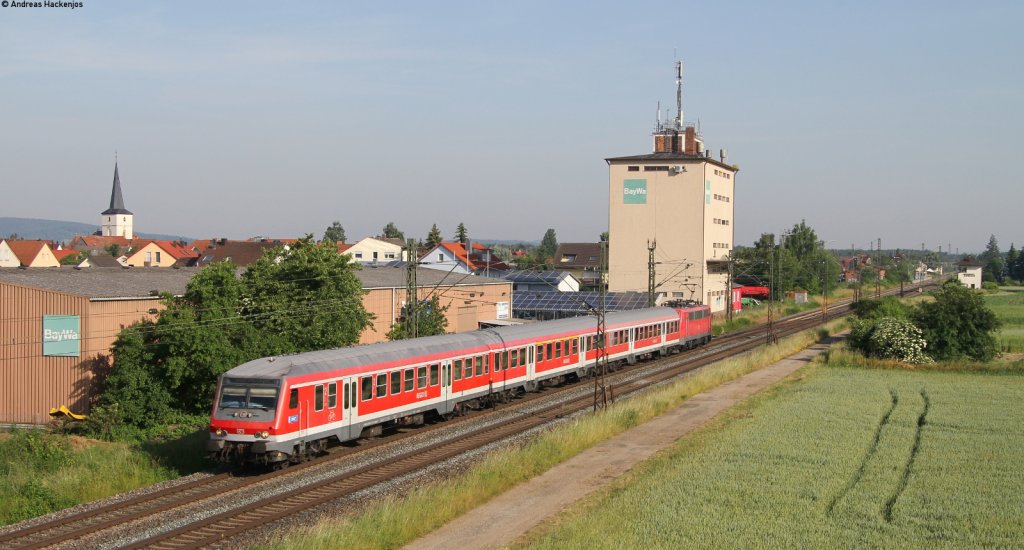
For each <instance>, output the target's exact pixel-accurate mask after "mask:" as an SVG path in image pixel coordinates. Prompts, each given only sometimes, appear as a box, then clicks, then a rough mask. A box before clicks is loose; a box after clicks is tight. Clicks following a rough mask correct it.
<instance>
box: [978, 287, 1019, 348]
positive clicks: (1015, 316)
mask: <svg viewBox="0 0 1024 550" xmlns="http://www.w3.org/2000/svg"><path fill="white" fill-rule="evenodd" d="M985 305H987V306H988V307H989V308H991V309H992V311H994V312H995V314H996V316H997V317H999V320H1000V321H1002V323H1003V326H1002V328H1001V329H1000V330H999V332H998V333H997V334H996V345H997V346H999V351H1001V352H1004V353H1022V352H1024V288H1022V287H1002V288H1001V289H1000V292H999V293H997V294H988V295H986V296H985Z"/></svg>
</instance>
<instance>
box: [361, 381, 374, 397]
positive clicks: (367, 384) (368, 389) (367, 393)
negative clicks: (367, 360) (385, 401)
mask: <svg viewBox="0 0 1024 550" xmlns="http://www.w3.org/2000/svg"><path fill="white" fill-rule="evenodd" d="M361 383H362V384H363V394H362V399H360V400H361V401H369V400H370V399H373V377H372V376H364V377H363V378H362V381H361Z"/></svg>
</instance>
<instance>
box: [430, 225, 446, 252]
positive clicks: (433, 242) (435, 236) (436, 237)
mask: <svg viewBox="0 0 1024 550" xmlns="http://www.w3.org/2000/svg"><path fill="white" fill-rule="evenodd" d="M442 242H444V238H443V237H441V230H440V229H438V228H437V224H436V223H435V224H434V225H431V226H430V233H428V234H427V246H428V247H429V248H434V247H435V246H437V245H439V244H441V243H442Z"/></svg>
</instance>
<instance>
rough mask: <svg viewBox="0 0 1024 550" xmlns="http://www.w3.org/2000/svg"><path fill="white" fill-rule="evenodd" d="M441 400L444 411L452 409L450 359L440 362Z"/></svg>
mask: <svg viewBox="0 0 1024 550" xmlns="http://www.w3.org/2000/svg"><path fill="white" fill-rule="evenodd" d="M441 400H442V401H444V411H445V412H448V411H451V410H452V405H453V404H452V361H451V359H447V360H445V361H442V362H441Z"/></svg>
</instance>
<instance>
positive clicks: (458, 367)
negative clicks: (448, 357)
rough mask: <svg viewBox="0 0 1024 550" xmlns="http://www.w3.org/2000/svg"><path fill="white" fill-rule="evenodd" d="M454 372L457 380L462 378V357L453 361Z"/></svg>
mask: <svg viewBox="0 0 1024 550" xmlns="http://www.w3.org/2000/svg"><path fill="white" fill-rule="evenodd" d="M452 374H454V375H455V380H462V359H456V360H455V361H452Z"/></svg>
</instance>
